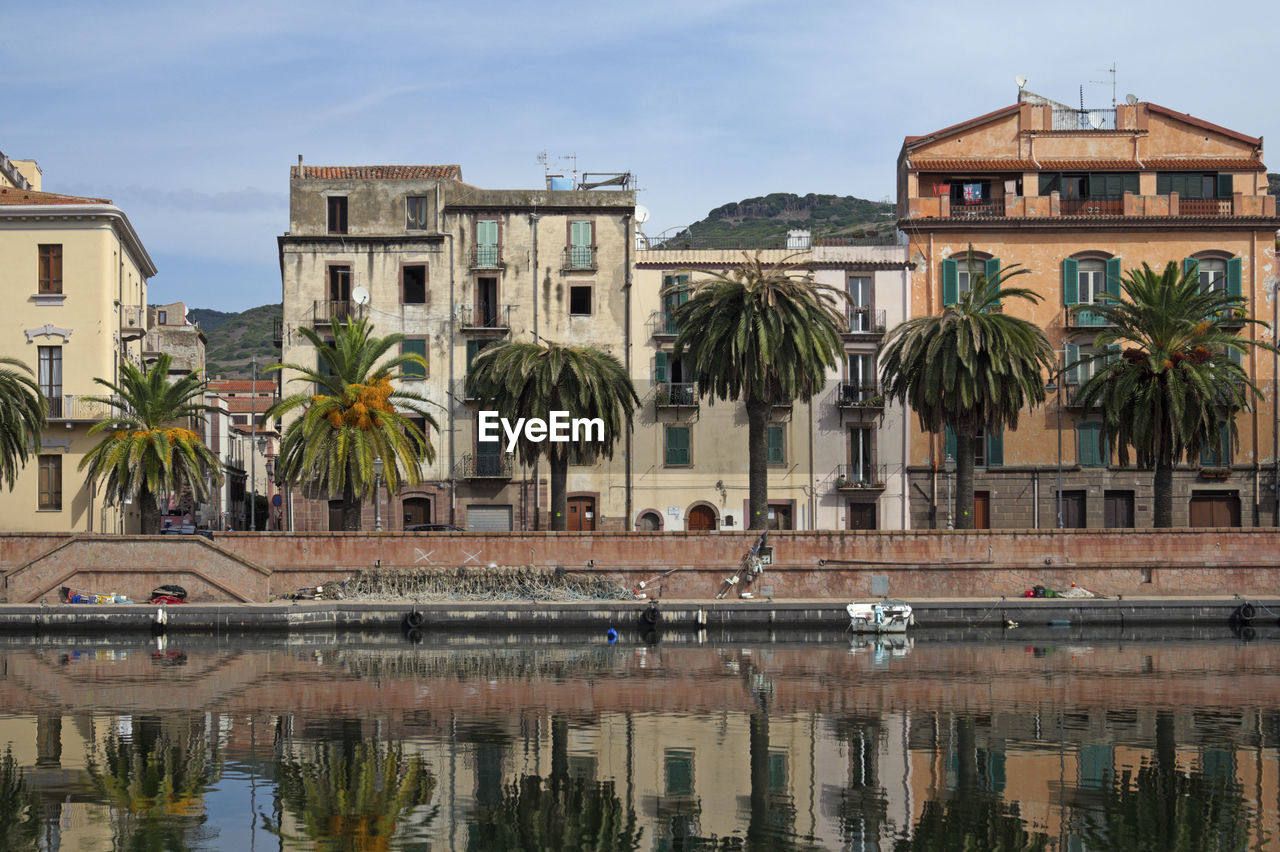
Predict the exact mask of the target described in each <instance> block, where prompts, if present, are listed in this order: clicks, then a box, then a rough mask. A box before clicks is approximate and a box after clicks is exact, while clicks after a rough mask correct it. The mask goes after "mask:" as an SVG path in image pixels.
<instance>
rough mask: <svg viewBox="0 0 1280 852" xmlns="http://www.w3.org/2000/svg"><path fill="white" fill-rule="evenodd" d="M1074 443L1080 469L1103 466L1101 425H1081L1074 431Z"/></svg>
mask: <svg viewBox="0 0 1280 852" xmlns="http://www.w3.org/2000/svg"><path fill="white" fill-rule="evenodd" d="M1076 443H1077V456H1076V463H1077V464H1079V465H1080V466H1081V467H1101V466H1102V465H1103V459H1102V425H1101V424H1099V423H1081V424H1080V426H1079V427H1078V428H1077V429H1076Z"/></svg>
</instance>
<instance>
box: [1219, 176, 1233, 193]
mask: <svg viewBox="0 0 1280 852" xmlns="http://www.w3.org/2000/svg"><path fill="white" fill-rule="evenodd" d="M1231 186H1232V180H1231V175H1224V174H1220V175H1218V197H1219V198H1230V197H1231V196H1232V194H1233V193H1232V191H1231Z"/></svg>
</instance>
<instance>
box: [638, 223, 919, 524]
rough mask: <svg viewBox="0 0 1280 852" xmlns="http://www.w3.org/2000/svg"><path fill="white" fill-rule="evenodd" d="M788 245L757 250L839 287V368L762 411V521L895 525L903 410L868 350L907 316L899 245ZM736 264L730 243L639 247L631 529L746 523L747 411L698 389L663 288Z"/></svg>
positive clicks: (738, 255)
mask: <svg viewBox="0 0 1280 852" xmlns="http://www.w3.org/2000/svg"><path fill="white" fill-rule="evenodd" d="M795 241H796V242H797V245H794V246H793V248H791V249H770V250H766V251H764V252H763V253H762V257H763V259H764V260H765V261H766V262H775V263H776V262H778V261H781V260H783V259H784V258H790V262H792V263H805V264H808V265H810V266H811V267H812V268H813V269H814V275H815V279H816V280H817V281H818V282H820V283H822V284H826V285H829V286H832V287H835V288H836V289H838V290H842V291H845V292H848V293H849V294H850V306H849V310H848V316H847V322H846V328H845V333H844V334H843V335H842V338H843V341H844V354H843V356H842V358H841V363H840V366H839V368H838V369H837V370H834V371H832V372H831V373H830V374H829V375H828V376H827V381H826V384H825V386H824V388H823V389H822V390H821V391H820V392H819V393H818V394H817V395H816V396H815V397H814V398H813V399H812V400H811V401H809V402H807V403H806V402H800V401H797V402H796V403H795V404H794V405H791V406H779V407H777V408H775V410H774V412H773V417H772V418H771V422H770V424H769V435H768V453H769V455H768V464H769V519H768V526H769V527H770V528H771V529H796V530H804V529H846V528H861V529H904V528H906V527H907V525H908V521H909V517H908V514H907V513H906V511H905V502H904V495H905V493H906V489H905V480H904V473H903V471H904V461H905V455H904V453H905V449H906V447H905V444H904V434H905V432H904V428H903V423H904V413H903V409H902V407H901V406H896V407H895V406H889V407H886V406H885V404H884V398H883V394H882V393H881V391H880V390H879V382H878V378H877V370H878V366H877V362H876V353H877V352H878V350H879V347H880V344H881V342H882V341H883V339H884V335H885V331H886V329H887V328H891V327H892V326H893V325H895V324H897V323H899V322H901V321H902V319H903V317H904V316H905V311H906V307H907V305H906V299H905V293H906V280H907V279H906V270H907V263H906V252H905V249H904V248H903V247H901V246H895V245H824V246H810V244H809V242H810V240H809V235H808V234H807V233H804V232H801V233H799V234H798V235H797V236H796V239H795ZM850 242H857V241H850ZM641 246H646V243H645V241H643V240H641ZM752 254H754V253H752ZM742 260H743V252H742V250H741V249H716V248H666V247H657V248H648V247H645V248H644V250H641V251H639V252H638V253H637V256H636V273H635V288H634V290H635V300H636V310H635V311H634V312H633V314H632V329H633V330H632V337H633V338H634V340H635V342H636V349H637V353H638V354H637V356H636V357H635V358H634V359H633V360H632V372H631V375H632V379H633V380H634V382H635V384H636V388H637V392H638V393H640V395H641V399H642V402H643V405H642V408H641V410H640V412H639V413H638V415H637V418H636V428H635V456H634V473H633V477H632V478H633V482H634V486H633V490H634V493H633V502H634V507H635V508H634V512H633V514H632V519H633V528H634V529H641V530H717V529H726V530H743V529H747V528H749V526H750V523H749V520H748V518H747V503H748V491H749V484H748V460H747V416H746V409H745V406H744V405H743V404H742V403H737V402H728V401H721V400H714V401H713V400H711V399H707V398H705V397H702V396H701V395H700V394H699V393H698V390H697V388H696V387H695V385H694V380H693V377H692V376H691V375H688V374H686V373H685V372H684V370H683V368H682V365H681V364H680V363H679V362H678V361H677V360H676V359H675V358H674V353H673V349H674V343H675V339H676V335H677V332H678V328H677V327H676V324H675V322H674V321H673V320H672V318H671V310H672V308H673V307H674V306H675V304H676V303H677V302H679V301H680V298H681V297H680V296H679V295H670V294H673V293H678V287H679V285H680V284H682V283H694V282H697V281H698V280H699V278H700V276H701V275H704V274H706V273H708V272H711V271H717V270H723V269H726V268H728V267H730V266H733V265H735V264H737V263H740V262H742ZM672 288H677V289H676V290H673V289H672Z"/></svg>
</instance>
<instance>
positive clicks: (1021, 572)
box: [0, 528, 1280, 603]
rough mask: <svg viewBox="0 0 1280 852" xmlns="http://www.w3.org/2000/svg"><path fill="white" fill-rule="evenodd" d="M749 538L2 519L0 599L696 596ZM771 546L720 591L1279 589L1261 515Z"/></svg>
mask: <svg viewBox="0 0 1280 852" xmlns="http://www.w3.org/2000/svg"><path fill="white" fill-rule="evenodd" d="M755 540H756V536H755V535H753V534H751V533H711V534H709V533H703V532H690V533H686V532H654V533H644V532H596V533H552V532H539V533H527V532H526V533H399V532H386V533H369V532H365V533H275V532H272V533H248V532H234V533H217V534H215V537H214V539H213V540H212V541H210V540H208V539H205V538H202V537H199V536H106V535H93V534H88V535H84V534H82V535H65V534H44V533H0V574H2V575H3V578H4V582H3V599H4V600H5V601H6V602H11V603H29V602H38V601H40V600H42V599H43V600H48V601H49V602H51V603H52V602H54V601H56V599H57V593H58V589H59V588H60V587H62V586H68V587H72V588H75V589H81V590H86V591H92V592H98V593H103V594H105V593H116V594H122V595H126V596H128V597H130V598H132V599H133V600H145V599H146V596H147V595H148V593H149V592H150V590H151V589H152V588H154V587H155V586H157V585H160V584H161V583H177V584H178V585H182V586H185V587H186V588H187V589H188V590H189V591H190V593H191V597H192V600H193V601H194V600H200V601H207V602H222V601H227V602H232V601H241V602H261V601H267V600H271V599H273V598H278V597H280V596H282V595H284V594H286V593H288V592H291V591H293V590H295V589H297V588H300V587H304V586H315V585H322V584H324V583H331V582H336V581H341V580H343V579H345V578H346V577H348V576H350V575H351V574H352V573H354V572H356V571H358V570H363V569H369V568H372V567H374V566H376V565H380V566H382V567H384V568H448V569H457V570H463V571H468V570H471V569H474V568H484V567H487V566H488V565H490V564H496V565H500V566H519V565H533V566H535V567H540V568H547V567H563V568H564V569H565V570H566V571H570V572H579V573H586V574H601V575H604V576H608V577H611V578H615V579H617V581H618V582H619V583H620V584H622V585H623V586H625V587H626V588H635V587H637V586H638V585H639V583H640V582H641V581H646V584H647V588H646V593H647V594H648V595H649V597H650V598H662V597H665V598H679V599H690V600H702V599H712V598H714V597H715V595H716V594H717V592H719V591H720V590H721V589H722V587H723V581H724V580H725V578H726V577H729V576H731V575H733V574H734V573H735V572H736V567H737V566H738V564H739V562H740V561H741V559H742V557H743V554H744V553H746V551H747V550H748V549H749V548H750V547H751V545H752V544H753V543H754V542H755ZM769 545H770V546H771V547H772V548H773V559H774V564H773V565H771V566H769V567H768V568H767V569H766V571H765V573H764V574H763V575H761V576H760V577H759V578H757V579H755V581H754V582H752V583H750V584H747V583H740V584H739V585H738V586H736V587H735V588H734V589H733V590H732V591H731V592H730V597H736V596H737V595H738V594H739V593H740V591H742V590H743V589H746V590H748V591H750V592H751V593H752V594H753V595H754V596H755V597H772V598H775V599H791V598H799V599H822V598H828V599H844V600H847V599H850V598H855V597H871V596H877V597H878V596H881V595H884V594H888V595H891V596H895V597H904V598H913V599H919V598H947V599H956V598H972V597H992V596H996V597H998V596H1001V595H1007V596H1009V597H1016V596H1020V595H1021V594H1022V593H1023V592H1024V590H1025V589H1027V588H1030V587H1032V586H1035V585H1043V586H1046V587H1049V588H1058V589H1063V588H1067V587H1069V586H1070V585H1071V584H1072V583H1075V584H1077V585H1080V586H1084V587H1085V588H1088V589H1091V590H1093V591H1096V592H1100V593H1102V594H1106V595H1125V596H1132V595H1141V596H1197V595H1224V594H1225V595H1230V594H1239V595H1242V596H1255V597H1256V596H1270V595H1273V594H1275V593H1276V591H1277V590H1280V530H1275V529H1267V528H1254V529H1212V530H1210V529H1175V530H1161V531H1156V530H1088V531H1085V530H1024V531H1016V530H995V531H988V530H979V531H947V532H937V531H929V532H902V531H884V532H845V531H818V532H778V533H770V535H769ZM667 572H670V573H667ZM663 574H666V576H665V577H662V579H661V580H659V581H658V582H657V583H655V582H653V581H654V580H655V578H658V577H659V576H660V575H663Z"/></svg>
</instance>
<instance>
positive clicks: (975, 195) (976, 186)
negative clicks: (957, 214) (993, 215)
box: [951, 178, 991, 204]
mask: <svg viewBox="0 0 1280 852" xmlns="http://www.w3.org/2000/svg"><path fill="white" fill-rule="evenodd" d="M990 200H991V181H989V180H974V179H967V178H960V179H958V180H953V181H952V182H951V203H952V204H981V203H982V202H984V201H990Z"/></svg>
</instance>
